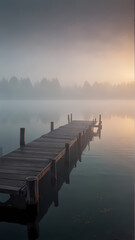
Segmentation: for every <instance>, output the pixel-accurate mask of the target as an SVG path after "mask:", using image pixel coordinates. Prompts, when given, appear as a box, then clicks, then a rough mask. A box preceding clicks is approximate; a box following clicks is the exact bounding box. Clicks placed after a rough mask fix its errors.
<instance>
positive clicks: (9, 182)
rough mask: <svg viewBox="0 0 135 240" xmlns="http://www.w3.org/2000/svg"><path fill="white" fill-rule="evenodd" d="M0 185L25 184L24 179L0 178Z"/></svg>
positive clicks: (19, 185)
mask: <svg viewBox="0 0 135 240" xmlns="http://www.w3.org/2000/svg"><path fill="white" fill-rule="evenodd" d="M0 185H1V186H2V185H3V186H7V185H8V186H13V187H19V188H21V187H22V186H24V185H25V181H23V180H20V181H16V180H14V179H0Z"/></svg>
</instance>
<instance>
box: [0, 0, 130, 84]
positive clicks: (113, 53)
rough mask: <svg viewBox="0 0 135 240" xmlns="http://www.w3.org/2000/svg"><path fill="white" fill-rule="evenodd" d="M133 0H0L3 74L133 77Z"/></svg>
mask: <svg viewBox="0 0 135 240" xmlns="http://www.w3.org/2000/svg"><path fill="white" fill-rule="evenodd" d="M133 1H134V0H0V78H2V77H5V78H10V77H11V76H14V75H15V76H17V77H19V78H20V77H29V78H30V79H31V80H32V81H33V82H35V81H39V80H41V79H42V78H43V77H47V78H56V77H57V78H58V79H59V80H60V82H61V84H62V85H69V84H74V83H76V84H79V85H80V84H82V83H83V82H84V81H86V80H87V81H89V82H90V83H93V82H94V81H99V82H100V81H103V82H105V81H110V82H112V83H118V82H125V81H131V80H133V72H134V67H133V64H134V37H133V35H134V31H133V30H134V28H133V21H134V8H133V5H134V4H133Z"/></svg>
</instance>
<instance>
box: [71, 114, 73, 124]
mask: <svg viewBox="0 0 135 240" xmlns="http://www.w3.org/2000/svg"><path fill="white" fill-rule="evenodd" d="M72 121H73V116H72V113H71V122H72Z"/></svg>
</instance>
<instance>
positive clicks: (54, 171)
mask: <svg viewBox="0 0 135 240" xmlns="http://www.w3.org/2000/svg"><path fill="white" fill-rule="evenodd" d="M56 181H57V168H56V160H55V159H52V162H51V183H52V184H55V183H56Z"/></svg>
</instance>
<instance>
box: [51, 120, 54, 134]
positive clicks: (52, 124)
mask: <svg viewBox="0 0 135 240" xmlns="http://www.w3.org/2000/svg"><path fill="white" fill-rule="evenodd" d="M53 130H54V122H51V132H52V131H53Z"/></svg>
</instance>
